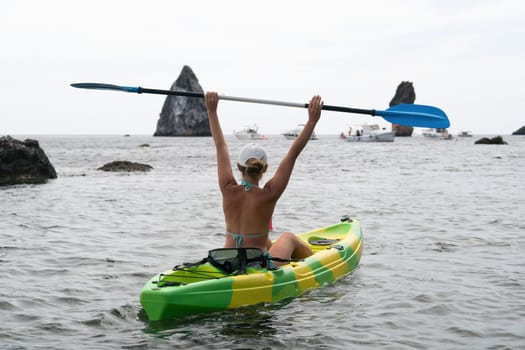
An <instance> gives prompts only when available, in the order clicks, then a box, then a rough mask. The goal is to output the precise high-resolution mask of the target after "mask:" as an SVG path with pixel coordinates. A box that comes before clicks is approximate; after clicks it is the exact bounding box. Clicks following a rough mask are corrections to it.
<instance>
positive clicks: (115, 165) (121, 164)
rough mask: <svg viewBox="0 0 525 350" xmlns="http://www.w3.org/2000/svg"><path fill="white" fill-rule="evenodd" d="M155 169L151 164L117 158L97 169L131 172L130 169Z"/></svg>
mask: <svg viewBox="0 0 525 350" xmlns="http://www.w3.org/2000/svg"><path fill="white" fill-rule="evenodd" d="M151 169H153V167H152V166H151V165H148V164H142V163H135V162H130V161H127V160H116V161H114V162H110V163H106V164H104V165H103V166H101V167H100V168H98V169H97V170H103V171H121V172H130V171H150V170H151Z"/></svg>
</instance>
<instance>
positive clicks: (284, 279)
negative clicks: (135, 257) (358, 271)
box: [140, 220, 363, 321]
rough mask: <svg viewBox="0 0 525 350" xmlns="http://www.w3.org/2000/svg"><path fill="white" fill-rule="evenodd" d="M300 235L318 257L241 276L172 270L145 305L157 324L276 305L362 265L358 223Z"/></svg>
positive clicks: (143, 298) (149, 287)
mask: <svg viewBox="0 0 525 350" xmlns="http://www.w3.org/2000/svg"><path fill="white" fill-rule="evenodd" d="M297 236H298V237H299V238H300V239H301V240H303V241H304V242H305V243H306V244H308V245H309V246H310V247H311V248H312V250H313V251H314V254H313V255H312V256H310V257H308V258H306V259H304V260H301V261H299V262H292V263H289V264H286V265H283V266H280V267H279V268H277V269H274V270H271V269H266V268H248V271H247V273H246V274H239V275H227V274H225V273H224V272H223V271H221V270H220V269H218V268H216V267H215V266H212V265H211V264H210V263H204V264H202V265H199V266H196V267H190V268H184V269H182V270H177V269H175V270H169V271H166V272H164V273H161V274H158V275H156V276H154V277H153V278H151V279H150V280H149V281H148V282H147V283H146V284H145V286H144V288H143V289H142V291H141V294H140V302H141V304H142V306H143V308H144V310H145V311H146V314H147V315H148V318H149V319H150V320H151V321H157V320H162V319H169V318H176V317H183V316H187V315H192V314H197V313H205V312H214V311H220V310H226V309H233V308H238V307H242V306H247V305H253V304H259V303H273V302H278V301H280V300H283V299H287V298H292V297H297V296H299V295H301V294H303V293H305V292H306V291H308V290H311V289H316V288H320V287H322V286H324V285H329V284H332V283H334V282H335V281H336V280H338V279H340V278H341V277H343V276H345V275H346V274H348V273H350V272H351V271H353V270H354V269H355V268H356V267H357V266H358V264H359V261H360V259H361V254H362V243H363V235H362V230H361V226H360V224H359V222H358V221H357V220H347V221H344V222H341V223H338V224H335V225H331V226H327V227H324V228H320V229H317V230H313V231H309V232H305V233H301V234H298V235H297Z"/></svg>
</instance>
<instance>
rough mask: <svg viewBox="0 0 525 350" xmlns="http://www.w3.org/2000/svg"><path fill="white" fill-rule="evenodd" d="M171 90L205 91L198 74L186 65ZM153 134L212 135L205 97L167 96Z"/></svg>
mask: <svg viewBox="0 0 525 350" xmlns="http://www.w3.org/2000/svg"><path fill="white" fill-rule="evenodd" d="M171 90H180V91H192V92H203V90H202V87H201V86H200V84H199V80H198V79H197V76H196V75H195V73H193V71H192V70H191V68H190V67H188V66H184V67H183V68H182V71H181V73H180V75H179V77H178V78H177V80H176V81H175V82H174V83H173V85H172V86H171ZM153 136H211V131H210V124H209V122H208V114H207V112H206V106H205V104H204V99H203V98H196V97H183V96H167V97H166V100H165V101H164V105H163V107H162V111H161V112H160V116H159V120H158V122H157V129H156V130H155V133H154V134H153Z"/></svg>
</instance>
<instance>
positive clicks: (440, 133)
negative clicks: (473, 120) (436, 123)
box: [421, 129, 454, 140]
mask: <svg viewBox="0 0 525 350" xmlns="http://www.w3.org/2000/svg"><path fill="white" fill-rule="evenodd" d="M421 134H422V135H423V137H424V138H426V139H431V140H452V139H453V138H454V137H453V136H452V135H451V134H449V133H448V130H447V129H425V130H424V131H423V132H422V133H421Z"/></svg>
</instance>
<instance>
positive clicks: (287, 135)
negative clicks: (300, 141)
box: [282, 124, 317, 140]
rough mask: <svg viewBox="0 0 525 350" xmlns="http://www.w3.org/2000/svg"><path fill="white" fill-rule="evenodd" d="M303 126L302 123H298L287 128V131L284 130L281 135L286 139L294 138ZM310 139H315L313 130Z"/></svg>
mask: <svg viewBox="0 0 525 350" xmlns="http://www.w3.org/2000/svg"><path fill="white" fill-rule="evenodd" d="M303 128H304V124H299V125H298V126H297V127H296V128H295V129H292V130H288V131H287V132H284V133H283V134H282V135H283V136H284V137H285V138H286V139H287V140H295V139H296V138H297V136H299V134H300V133H301V131H302V130H303ZM310 140H317V135H316V134H315V132H314V131H312V135H311V136H310Z"/></svg>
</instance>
